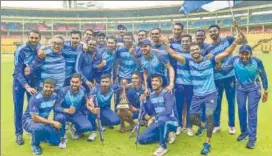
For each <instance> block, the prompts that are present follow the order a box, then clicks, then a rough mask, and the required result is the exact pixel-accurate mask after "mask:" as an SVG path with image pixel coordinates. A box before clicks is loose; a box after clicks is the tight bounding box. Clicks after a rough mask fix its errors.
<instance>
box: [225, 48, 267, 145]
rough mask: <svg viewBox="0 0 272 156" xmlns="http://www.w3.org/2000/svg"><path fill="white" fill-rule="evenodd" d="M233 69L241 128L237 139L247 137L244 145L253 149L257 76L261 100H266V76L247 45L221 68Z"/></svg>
mask: <svg viewBox="0 0 272 156" xmlns="http://www.w3.org/2000/svg"><path fill="white" fill-rule="evenodd" d="M233 69H234V72H235V76H236V79H237V81H238V84H237V88H236V91H237V102H238V114H239V120H240V129H241V134H240V135H239V137H238V138H237V141H243V140H245V139H246V138H247V137H249V140H248V142H247V146H246V147H247V148H250V149H253V148H254V147H255V144H256V140H257V138H256V133H257V117H258V115H257V111H258V105H259V101H260V99H261V85H260V82H259V80H258V76H259V75H260V77H261V80H262V84H263V89H264V93H263V99H262V101H263V102H266V101H267V98H268V91H267V90H268V81H267V76H266V72H265V69H264V66H263V63H262V61H261V60H260V59H258V58H256V57H252V48H251V47H250V46H249V45H243V46H241V47H240V49H239V56H235V57H233V58H232V59H231V60H230V61H229V64H228V66H226V67H224V68H223V72H225V73H228V71H229V70H233ZM247 101H248V104H247ZM246 105H248V107H246ZM247 108H248V111H247Z"/></svg>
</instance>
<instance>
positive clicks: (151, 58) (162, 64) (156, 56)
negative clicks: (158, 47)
mask: <svg viewBox="0 0 272 156" xmlns="http://www.w3.org/2000/svg"><path fill="white" fill-rule="evenodd" d="M139 46H140V47H141V51H142V52H143V56H142V57H141V65H142V67H143V69H144V85H145V94H146V95H149V89H148V88H151V75H153V74H157V75H161V77H162V80H163V87H165V86H167V85H168V86H167V87H166V90H168V91H171V90H172V89H173V88H174V79H175V72H174V69H173V68H172V66H171V64H170V62H169V60H168V59H167V58H166V57H165V55H164V54H163V53H161V52H154V50H153V49H151V41H150V40H148V39H144V40H141V41H140V42H139ZM167 72H169V81H168V76H167Z"/></svg>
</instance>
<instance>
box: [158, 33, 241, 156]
mask: <svg viewBox="0 0 272 156" xmlns="http://www.w3.org/2000/svg"><path fill="white" fill-rule="evenodd" d="M240 40H241V37H240V35H239V34H237V37H236V39H235V40H234V42H233V43H232V44H231V46H230V47H229V48H227V49H226V50H225V51H224V52H223V53H221V54H219V55H217V56H215V57H212V58H209V59H208V58H205V57H203V56H202V55H201V50H200V46H199V45H198V43H192V44H191V46H190V54H191V56H192V59H189V58H186V57H185V56H182V55H178V54H177V53H176V52H175V51H174V50H172V49H171V48H170V47H169V46H168V44H167V41H161V42H162V43H164V46H165V48H166V50H167V51H168V53H169V54H170V55H171V56H172V57H173V58H175V59H176V60H177V61H178V62H180V63H181V64H184V65H186V66H187V67H188V68H189V69H190V73H191V78H192V85H193V93H194V95H193V97H192V102H191V107H190V114H191V115H190V120H191V124H193V125H197V126H199V127H200V126H201V127H202V128H204V126H205V124H204V123H201V120H200V116H201V110H202V105H205V109H206V111H205V113H206V119H207V140H206V142H205V143H204V144H203V149H202V150H201V154H203V155H206V154H208V153H209V152H210V148H211V138H212V131H213V116H214V111H215V109H216V100H217V90H216V87H215V82H214V66H215V64H216V63H218V62H220V61H222V60H223V59H224V58H226V57H227V56H229V55H230V54H231V53H232V52H233V50H234V49H235V47H236V45H237V44H238V43H239V42H240Z"/></svg>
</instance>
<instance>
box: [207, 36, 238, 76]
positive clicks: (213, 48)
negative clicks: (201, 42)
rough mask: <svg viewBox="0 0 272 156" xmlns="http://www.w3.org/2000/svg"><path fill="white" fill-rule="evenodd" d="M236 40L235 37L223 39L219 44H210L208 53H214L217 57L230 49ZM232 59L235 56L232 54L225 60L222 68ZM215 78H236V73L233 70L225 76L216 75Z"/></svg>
mask: <svg viewBox="0 0 272 156" xmlns="http://www.w3.org/2000/svg"><path fill="white" fill-rule="evenodd" d="M234 40H235V39H234V38H233V37H226V38H221V39H220V42H219V43H217V44H209V46H208V47H207V51H208V52H210V53H212V54H213V55H214V56H217V55H218V54H220V53H223V52H224V51H225V50H226V49H227V48H228V47H230V45H231V44H232V43H233V42H234ZM232 57H233V55H232V54H231V55H229V56H227V57H226V58H225V59H223V60H222V67H224V66H226V65H227V64H228V62H229V61H230V59H231V58H232ZM214 76H215V80H219V79H224V78H228V77H231V76H234V71H233V70H232V71H230V72H229V73H228V74H226V75H223V74H222V73H215V75H214Z"/></svg>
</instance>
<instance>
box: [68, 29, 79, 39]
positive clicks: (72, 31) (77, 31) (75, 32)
mask: <svg viewBox="0 0 272 156" xmlns="http://www.w3.org/2000/svg"><path fill="white" fill-rule="evenodd" d="M70 34H71V35H72V34H79V36H80V38H81V32H80V31H79V30H71V32H70Z"/></svg>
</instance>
